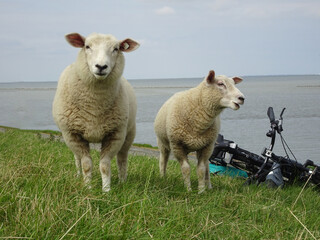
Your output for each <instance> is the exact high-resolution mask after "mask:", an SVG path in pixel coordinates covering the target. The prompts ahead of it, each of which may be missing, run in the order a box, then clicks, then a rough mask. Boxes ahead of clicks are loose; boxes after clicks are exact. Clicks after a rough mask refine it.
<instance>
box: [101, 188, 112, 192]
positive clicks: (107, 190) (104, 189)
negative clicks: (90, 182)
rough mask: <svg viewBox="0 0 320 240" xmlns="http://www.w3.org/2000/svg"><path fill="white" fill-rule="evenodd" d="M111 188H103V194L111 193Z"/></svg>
mask: <svg viewBox="0 0 320 240" xmlns="http://www.w3.org/2000/svg"><path fill="white" fill-rule="evenodd" d="M110 190H111V188H110V187H102V192H104V193H107V192H110Z"/></svg>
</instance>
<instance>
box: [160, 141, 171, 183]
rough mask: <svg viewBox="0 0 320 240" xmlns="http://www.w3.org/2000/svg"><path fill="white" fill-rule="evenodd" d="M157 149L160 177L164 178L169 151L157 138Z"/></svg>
mask: <svg viewBox="0 0 320 240" xmlns="http://www.w3.org/2000/svg"><path fill="white" fill-rule="evenodd" d="M158 147H159V149H160V159H159V169H160V176H161V177H164V176H165V175H166V170H167V164H168V159H169V155H170V149H168V148H166V147H165V146H164V144H163V143H162V142H161V140H160V139H159V138H158Z"/></svg>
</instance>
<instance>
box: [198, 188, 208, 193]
mask: <svg viewBox="0 0 320 240" xmlns="http://www.w3.org/2000/svg"><path fill="white" fill-rule="evenodd" d="M205 191H206V189H205V188H200V189H199V191H198V194H202V193H204V192H205Z"/></svg>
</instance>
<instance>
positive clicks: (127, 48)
mask: <svg viewBox="0 0 320 240" xmlns="http://www.w3.org/2000/svg"><path fill="white" fill-rule="evenodd" d="M139 46H140V44H139V43H137V42H136V41H134V40H132V39H130V38H127V39H125V40H123V41H121V42H120V50H121V51H122V52H131V51H134V50H136V49H137V48H139Z"/></svg>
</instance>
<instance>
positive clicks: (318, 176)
mask: <svg viewBox="0 0 320 240" xmlns="http://www.w3.org/2000/svg"><path fill="white" fill-rule="evenodd" d="M284 111H285V108H283V110H282V111H281V114H280V118H279V119H278V120H276V119H275V116H274V111H273V108H272V107H269V108H268V111H267V115H268V117H269V120H270V124H271V126H270V127H271V129H270V130H269V131H268V132H267V134H266V135H267V137H269V138H271V143H270V145H269V147H268V148H264V149H263V151H262V153H261V155H258V154H255V153H252V152H250V151H248V150H245V149H242V148H240V147H239V146H238V144H236V143H235V142H233V141H230V140H226V139H224V137H223V135H220V134H219V135H218V139H217V142H216V144H215V148H214V150H213V153H212V155H211V157H210V158H209V161H210V162H211V163H212V164H215V165H220V166H225V167H226V166H232V167H234V168H236V169H240V170H243V171H245V172H246V173H247V174H248V178H247V180H246V182H245V184H247V185H248V184H252V183H257V184H260V183H262V182H265V183H266V184H267V185H268V186H271V187H279V186H280V187H282V186H283V185H284V183H290V184H292V183H293V182H295V181H298V182H305V183H308V182H311V183H313V184H315V185H316V186H317V187H319V188H320V167H319V165H316V164H315V163H314V162H313V161H311V160H309V159H308V160H306V161H305V163H304V164H301V163H299V162H298V161H297V159H296V158H295V156H294V154H293V153H292V151H291V149H290V148H289V146H288V144H287V143H286V141H285V140H284V138H283V136H282V134H281V133H282V131H283V127H282V124H283V113H284ZM277 134H278V135H279V136H280V138H281V142H282V146H283V148H284V151H285V154H286V156H284V157H283V156H278V155H276V154H275V153H273V147H274V145H275V140H276V135H277ZM287 149H288V150H289V151H290V153H291V155H292V156H293V158H294V160H293V159H290V157H289V155H288V151H287Z"/></svg>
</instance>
